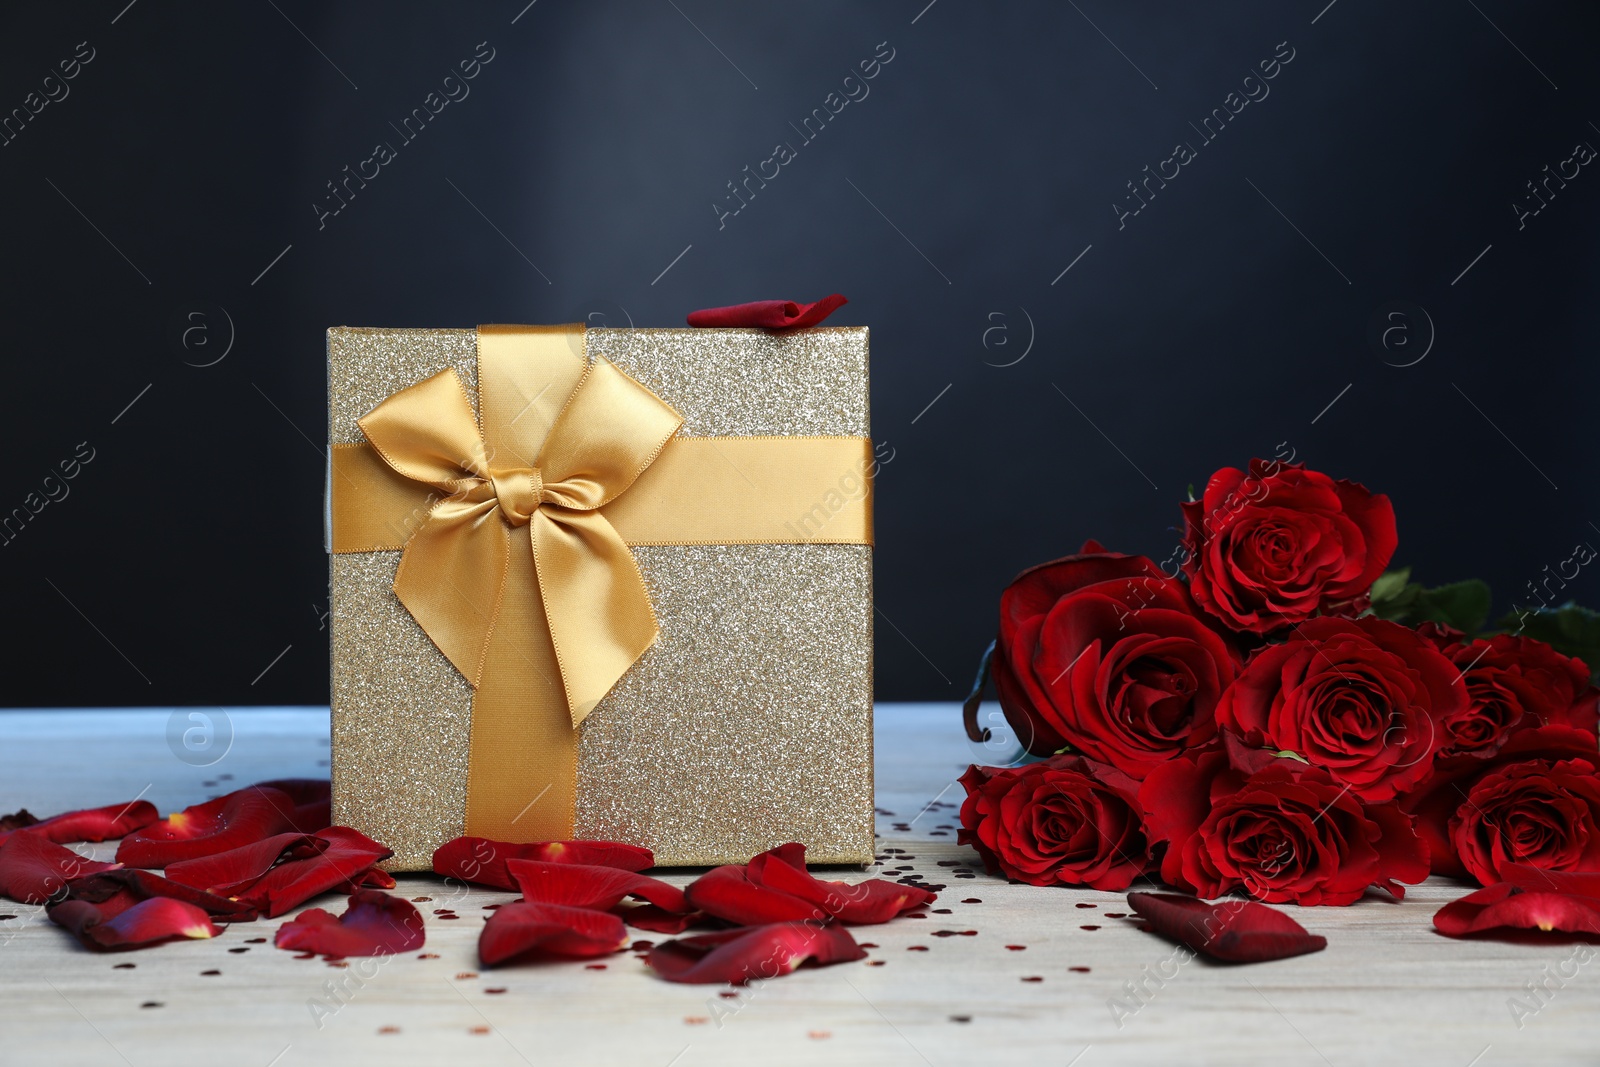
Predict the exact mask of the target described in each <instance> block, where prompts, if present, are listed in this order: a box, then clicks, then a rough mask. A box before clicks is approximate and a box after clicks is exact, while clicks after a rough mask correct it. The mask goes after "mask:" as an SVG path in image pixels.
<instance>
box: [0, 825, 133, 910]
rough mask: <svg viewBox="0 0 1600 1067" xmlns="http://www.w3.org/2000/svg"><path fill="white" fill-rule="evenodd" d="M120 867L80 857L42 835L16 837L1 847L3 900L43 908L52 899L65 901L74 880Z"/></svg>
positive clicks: (0, 882) (0, 871)
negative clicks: (7, 899)
mask: <svg viewBox="0 0 1600 1067" xmlns="http://www.w3.org/2000/svg"><path fill="white" fill-rule="evenodd" d="M118 866H120V864H116V863H101V862H99V861H98V860H92V859H88V858H86V857H84V856H80V855H78V854H77V853H76V852H74V851H72V850H71V849H70V848H63V847H62V846H60V845H58V844H56V843H55V842H54V841H50V840H48V839H46V838H45V837H43V836H42V835H40V834H33V833H26V832H24V833H20V834H12V835H11V837H10V838H8V839H7V840H6V843H5V844H3V845H0V896H7V897H10V898H11V899H12V900H19V901H21V902H22V903H24V904H43V903H44V902H45V901H47V900H49V899H51V898H52V897H58V898H64V896H65V894H66V891H67V883H68V882H69V881H71V880H72V879H74V878H81V877H83V876H84V875H86V874H94V873H96V872H98V871H109V870H112V869H113V868H115V867H118Z"/></svg>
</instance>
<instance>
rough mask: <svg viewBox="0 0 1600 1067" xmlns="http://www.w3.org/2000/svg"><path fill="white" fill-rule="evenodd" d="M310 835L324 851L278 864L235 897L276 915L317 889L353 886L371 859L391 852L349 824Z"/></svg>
mask: <svg viewBox="0 0 1600 1067" xmlns="http://www.w3.org/2000/svg"><path fill="white" fill-rule="evenodd" d="M311 836H312V837H314V838H316V839H317V840H318V841H322V842H325V843H326V844H327V849H326V851H324V852H322V853H320V854H317V855H311V856H308V857H305V858H303V859H291V860H288V861H286V862H284V863H280V864H278V865H277V866H276V867H274V868H272V869H271V870H270V871H268V872H267V873H266V874H264V875H262V876H261V877H260V878H259V879H257V880H256V881H255V882H254V883H253V884H251V885H250V886H249V887H248V888H245V889H241V890H239V891H238V892H236V893H234V894H233V896H234V898H235V899H237V900H242V901H244V902H245V903H247V904H252V905H254V906H255V907H256V908H258V909H260V911H261V913H262V914H263V915H265V916H266V917H267V918H269V919H275V918H277V917H278V916H279V915H282V914H283V913H284V912H286V911H289V910H290V909H292V908H297V907H299V906H300V905H301V904H304V903H305V902H306V901H308V900H310V899H311V898H312V897H314V896H316V895H317V894H318V893H325V892H327V891H328V890H330V889H342V890H345V891H346V892H348V891H350V890H353V889H355V888H356V885H355V882H356V881H357V880H358V879H359V878H361V877H362V876H363V875H364V874H365V873H366V871H367V870H368V869H369V868H370V867H371V866H372V865H373V864H374V863H377V862H378V861H379V860H384V859H388V858H389V857H390V856H392V855H394V853H393V852H391V851H390V850H389V849H388V848H387V847H385V846H384V845H380V844H379V843H378V842H376V841H374V840H372V839H371V838H369V837H367V836H365V835H364V834H361V833H359V832H358V831H355V830H352V829H350V828H349V827H348V826H330V827H328V828H327V829H326V830H321V831H319V832H317V833H315V834H313V835H311Z"/></svg>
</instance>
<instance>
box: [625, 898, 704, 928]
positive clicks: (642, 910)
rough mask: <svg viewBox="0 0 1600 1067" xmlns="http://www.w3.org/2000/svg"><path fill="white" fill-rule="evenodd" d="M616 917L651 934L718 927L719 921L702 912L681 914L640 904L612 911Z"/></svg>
mask: <svg viewBox="0 0 1600 1067" xmlns="http://www.w3.org/2000/svg"><path fill="white" fill-rule="evenodd" d="M612 914H613V915H616V916H617V917H618V918H620V919H621V920H622V921H623V922H625V923H627V924H628V925H629V926H633V927H637V928H638V929H640V930H649V931H650V932H651V933H653V934H681V933H683V932H684V931H685V930H687V929H689V928H690V927H691V926H706V925H720V924H721V920H720V919H716V918H713V917H711V916H709V915H707V914H706V913H705V912H703V911H691V912H686V913H683V914H679V913H678V912H674V911H668V910H667V909H666V908H661V907H657V906H656V905H654V904H640V905H637V906H635V907H626V906H624V907H620V908H614V909H612Z"/></svg>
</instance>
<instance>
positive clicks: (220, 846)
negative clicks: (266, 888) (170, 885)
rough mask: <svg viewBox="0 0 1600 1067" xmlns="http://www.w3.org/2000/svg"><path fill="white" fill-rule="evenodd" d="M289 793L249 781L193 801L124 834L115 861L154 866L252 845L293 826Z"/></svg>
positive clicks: (292, 802)
mask: <svg viewBox="0 0 1600 1067" xmlns="http://www.w3.org/2000/svg"><path fill="white" fill-rule="evenodd" d="M294 808H295V806H294V801H293V800H291V799H290V798H289V796H288V794H286V793H283V792H281V791H279V790H277V789H270V788H264V787H262V786H247V787H245V788H244V789H239V790H235V791H234V792H232V793H229V794H227V795H226V796H220V797H218V798H217V799H215V800H208V801H206V802H205V803H204V804H195V805H193V806H192V807H188V808H185V809H183V810H182V811H180V812H178V813H177V814H176V815H171V816H168V817H167V818H165V819H163V820H161V821H160V822H157V823H152V824H151V825H149V826H146V827H144V828H143V829H141V830H139V831H138V832H136V833H134V834H132V835H130V836H128V837H125V838H123V839H122V844H121V846H120V847H119V848H118V849H117V861H118V862H119V863H125V864H127V865H128V866H130V867H147V868H157V867H166V866H167V865H168V864H172V863H181V862H182V861H184V860H192V859H198V858H199V857H201V856H211V855H215V854H216V853H218V852H226V851H228V850H229V849H233V848H238V847H239V846H241V845H248V844H252V843H254V842H256V841H261V840H263V839H264V838H268V837H271V836H273V835H274V834H281V833H285V832H287V831H291V830H293V829H294V826H293V815H294Z"/></svg>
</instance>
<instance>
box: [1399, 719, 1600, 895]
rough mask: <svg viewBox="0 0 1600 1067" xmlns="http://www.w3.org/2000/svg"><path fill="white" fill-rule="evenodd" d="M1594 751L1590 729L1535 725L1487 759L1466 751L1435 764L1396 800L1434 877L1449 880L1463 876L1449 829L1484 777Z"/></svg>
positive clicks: (1585, 755) (1587, 755) (1515, 733)
mask: <svg viewBox="0 0 1600 1067" xmlns="http://www.w3.org/2000/svg"><path fill="white" fill-rule="evenodd" d="M1596 753H1597V745H1596V742H1595V735H1594V733H1593V732H1592V731H1587V730H1577V729H1574V728H1572V727H1570V726H1540V727H1537V728H1534V729H1531V730H1530V729H1520V730H1515V731H1513V732H1512V734H1511V736H1510V737H1509V738H1508V739H1507V740H1506V742H1505V744H1504V745H1502V746H1501V747H1500V750H1499V751H1498V752H1496V753H1494V754H1493V755H1491V756H1483V755H1478V754H1474V753H1467V754H1463V755H1455V756H1448V757H1441V758H1440V759H1438V760H1437V761H1435V763H1434V767H1433V773H1432V774H1430V775H1429V776H1428V777H1427V778H1425V779H1424V780H1423V782H1422V784H1421V785H1419V786H1418V787H1417V788H1416V789H1415V790H1414V791H1413V792H1411V793H1409V794H1407V795H1406V796H1405V797H1403V798H1402V800H1401V807H1403V808H1404V809H1405V811H1406V812H1407V814H1409V815H1411V816H1413V817H1414V818H1415V820H1416V826H1417V833H1419V834H1421V835H1422V840H1423V841H1424V842H1426V843H1427V846H1428V858H1429V862H1430V863H1431V864H1432V868H1433V873H1434V874H1443V875H1448V876H1449V877H1452V878H1464V877H1466V876H1467V869H1466V868H1465V867H1464V866H1462V863H1461V857H1460V856H1458V855H1457V850H1456V839H1455V835H1454V833H1453V832H1452V829H1451V827H1452V826H1453V825H1454V824H1456V823H1457V822H1459V821H1460V820H1459V818H1458V816H1459V815H1460V814H1462V809H1463V808H1464V807H1465V806H1466V802H1467V798H1468V797H1469V796H1470V795H1471V793H1472V791H1473V789H1474V788H1475V787H1476V786H1477V784H1478V782H1480V781H1481V780H1482V779H1483V778H1484V777H1485V776H1486V775H1490V774H1493V773H1495V772H1497V771H1500V770H1502V769H1504V768H1507V767H1513V766H1516V765H1517V764H1521V763H1527V762H1529V761H1534V760H1543V761H1546V762H1548V763H1556V762H1559V761H1562V760H1574V759H1576V760H1594V759H1596V758H1597V755H1596Z"/></svg>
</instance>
